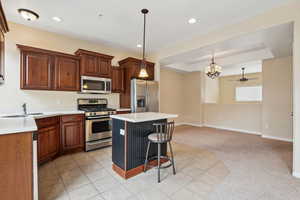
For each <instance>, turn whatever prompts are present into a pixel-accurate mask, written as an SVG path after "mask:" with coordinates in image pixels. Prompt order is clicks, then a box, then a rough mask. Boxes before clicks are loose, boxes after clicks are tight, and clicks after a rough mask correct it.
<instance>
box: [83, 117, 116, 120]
mask: <svg viewBox="0 0 300 200" xmlns="http://www.w3.org/2000/svg"><path fill="white" fill-rule="evenodd" d="M86 119H87V120H94V119H110V118H109V116H103V117H87V118H86Z"/></svg>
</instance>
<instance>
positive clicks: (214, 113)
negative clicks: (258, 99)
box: [204, 104, 261, 134]
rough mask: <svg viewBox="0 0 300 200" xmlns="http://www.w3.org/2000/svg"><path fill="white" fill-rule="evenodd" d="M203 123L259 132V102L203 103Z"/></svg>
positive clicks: (222, 127) (248, 131)
mask: <svg viewBox="0 0 300 200" xmlns="http://www.w3.org/2000/svg"><path fill="white" fill-rule="evenodd" d="M204 125H205V126H210V127H216V128H221V129H229V130H236V131H241V132H247V133H254V134H260V132H261V104H204Z"/></svg>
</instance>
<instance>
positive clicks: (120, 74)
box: [111, 67, 124, 93]
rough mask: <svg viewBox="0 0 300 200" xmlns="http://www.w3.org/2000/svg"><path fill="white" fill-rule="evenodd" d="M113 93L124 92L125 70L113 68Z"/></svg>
mask: <svg viewBox="0 0 300 200" xmlns="http://www.w3.org/2000/svg"><path fill="white" fill-rule="evenodd" d="M111 78H112V92H115V93H119V92H124V68H122V67H112V76H111Z"/></svg>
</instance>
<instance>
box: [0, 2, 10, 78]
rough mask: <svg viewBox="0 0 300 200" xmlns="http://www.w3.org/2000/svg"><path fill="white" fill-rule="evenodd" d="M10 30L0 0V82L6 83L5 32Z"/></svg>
mask: <svg viewBox="0 0 300 200" xmlns="http://www.w3.org/2000/svg"><path fill="white" fill-rule="evenodd" d="M8 31H9V29H8V25H7V21H6V17H5V13H4V10H3V8H2V4H1V2H0V84H2V83H4V79H5V77H4V76H5V75H4V74H5V73H4V65H5V60H4V57H5V33H7V32H8Z"/></svg>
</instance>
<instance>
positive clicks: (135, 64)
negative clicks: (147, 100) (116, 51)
mask: <svg viewBox="0 0 300 200" xmlns="http://www.w3.org/2000/svg"><path fill="white" fill-rule="evenodd" d="M141 62H142V61H141V60H139V59H136V58H131V57H129V58H126V59H124V60H121V61H119V65H120V67H121V68H123V69H124V90H123V92H122V93H121V94H120V106H121V107H123V108H130V104H131V97H130V95H131V91H130V90H131V79H132V78H138V76H139V73H140V69H141V68H140V66H141ZM154 65H155V64H154V63H152V62H147V66H146V70H147V72H148V75H149V77H148V78H147V79H146V80H151V81H152V80H154Z"/></svg>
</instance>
